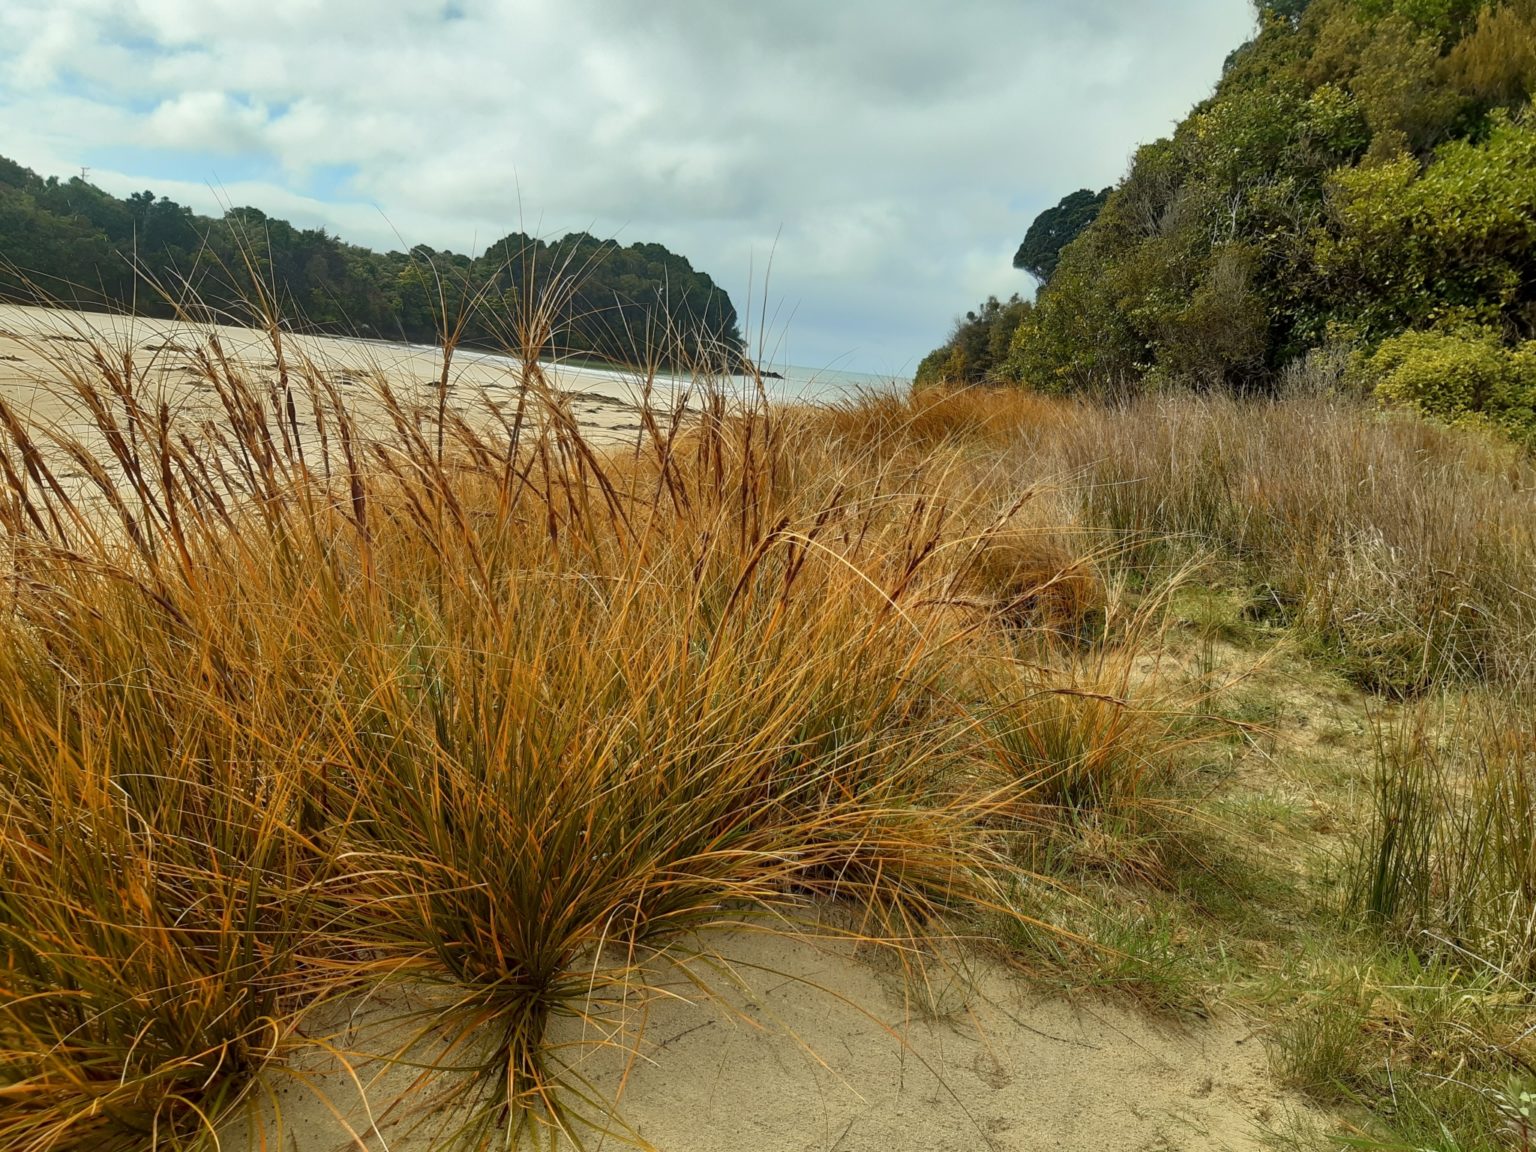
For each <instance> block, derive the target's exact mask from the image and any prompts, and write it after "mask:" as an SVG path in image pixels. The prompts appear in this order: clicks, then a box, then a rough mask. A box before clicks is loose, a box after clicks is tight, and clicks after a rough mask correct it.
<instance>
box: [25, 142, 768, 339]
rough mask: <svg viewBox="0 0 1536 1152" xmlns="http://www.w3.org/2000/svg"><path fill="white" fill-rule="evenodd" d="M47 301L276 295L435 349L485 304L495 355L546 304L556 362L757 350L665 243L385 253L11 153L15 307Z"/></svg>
mask: <svg viewBox="0 0 1536 1152" xmlns="http://www.w3.org/2000/svg"><path fill="white" fill-rule="evenodd" d="M258 282H259V283H258ZM258 288H259V289H260V291H258ZM37 290H41V291H43V292H45V293H47V294H48V295H50V296H52V297H54V298H56V299H59V300H62V301H65V302H67V303H70V304H73V305H76V306H79V307H84V308H109V307H112V308H118V307H126V306H128V305H130V304H133V306H135V307H137V308H138V309H139V310H140V311H142V312H145V313H147V314H152V315H153V314H160V315H167V314H170V312H172V311H173V306H172V304H171V303H169V302H168V301H167V299H165V297H166V296H170V297H172V298H175V297H177V296H179V295H180V294H181V293H183V292H185V291H191V292H193V293H195V295H196V297H197V299H198V300H199V301H200V302H201V303H203V304H206V305H209V306H212V307H215V308H217V309H220V310H221V311H223V312H224V313H226V314H227V315H228V316H229V317H230V318H232V319H235V320H250V319H252V318H253V315H252V301H253V300H256V299H258V298H259V296H260V295H261V294H262V293H267V294H275V300H274V303H275V304H276V305H277V307H278V308H279V309H280V310H281V311H282V312H283V314H284V316H285V318H286V319H288V320H290V321H292V322H294V323H298V324H301V325H304V326H307V327H308V328H309V329H311V330H314V331H321V332H334V333H351V334H361V335H371V336H380V337H386V338H394V339H403V340H410V341H418V342H431V341H434V340H436V339H437V337H438V335H439V332H440V328H441V325H442V323H443V321H444V318H445V315H446V317H447V318H448V319H449V320H450V321H451V320H453V319H454V318H456V317H458V316H459V315H460V313H461V312H463V311H465V310H466V309H469V306H470V304H471V303H473V302H477V301H478V302H480V303H481V304H482V305H483V306H482V307H480V308H478V309H472V310H471V312H472V314H471V315H469V317H468V321H467V323H466V326H465V329H464V332H463V338H464V339H465V340H466V341H468V342H470V343H481V344H493V345H505V344H507V343H508V342H509V341H511V340H513V339H515V338H516V333H515V331H514V330H513V329H514V325H513V324H512V323H510V318H511V317H512V316H513V315H514V311H513V310H514V309H516V308H522V307H524V306H526V305H528V304H529V303H530V302H536V301H543V302H544V303H545V305H546V307H547V309H552V314H551V315H550V317H549V319H550V320H551V321H552V327H551V331H550V332H549V338H550V343H549V350H550V351H552V352H557V353H560V354H563V355H572V356H582V357H590V358H593V359H602V360H609V361H617V362H626V363H627V362H632V361H634V360H636V359H637V358H638V357H639V356H641V355H645V354H647V353H648V352H654V351H656V350H658V349H661V350H664V351H666V350H670V351H671V352H673V353H675V354H681V355H684V356H691V355H695V354H697V353H699V352H700V351H710V352H712V353H718V354H720V355H722V356H723V357H724V358H725V359H726V360H727V361H732V360H739V358H740V356H741V354H742V340H741V332H740V328H739V324H738V319H737V315H736V310H735V307H734V306H733V305H732V303H731V300H730V297H729V295H728V294H727V293H726V292H725V291H724V290H723V289H721V288H720V287H718V286H717V285H716V284H715V283H714V281H713V280H711V279H710V277H709V276H708V275H706V274H704V273H702V272H697V271H695V270H694V268H693V266H692V265H691V264H690V263H689V262H688V260H687V259H685V258H684V257H682V256H679V255H677V254H676V253H673V252H670V251H668V250H667V249H666V248H664V247H663V246H661V245H660V244H644V243H640V244H631V245H629V246H628V247H622V246H620V245H619V244H617V243H615V242H614V241H611V240H599V239H597V238H596V237H593V236H590V235H588V234H586V233H573V234H571V235H569V236H566V237H565V238H564V239H562V240H558V241H554V242H550V241H546V240H542V239H538V238H535V237H531V236H526V235H523V234H522V233H512V234H510V235H508V236H505V237H503V238H502V239H500V240H498V241H496V242H495V243H494V244H492V245H490V246H489V247H488V248H487V249H486V250H485V252H483V253H482V254H480V255H479V256H473V257H472V256H466V255H462V254H459V253H454V252H439V251H436V250H434V249H432V248H429V247H427V246H425V245H418V246H416V247H414V248H412V249H411V250H410V251H409V252H387V253H380V252H373V251H371V250H369V249H366V248H361V247H358V246H357V245H353V244H347V243H345V242H343V241H341V240H340V239H338V238H337V237H335V236H332V235H331V234H329V233H328V232H327V231H326V230H325V229H323V228H308V229H306V228H297V227H295V226H294V225H292V224H290V223H289V222H288V221H286V220H280V219H276V218H274V217H270V216H268V215H267V214H266V213H265V212H263V211H261V210H260V209H258V208H254V207H249V206H243V207H237V208H231V209H230V210H229V211H227V212H225V213H224V215H223V216H222V217H219V218H213V217H205V216H198V215H196V214H194V213H193V212H192V211H191V210H190V209H189V208H186V207H184V206H183V205H180V204H177V203H176V202H175V201H173V200H169V199H166V198H165V197H157V196H155V194H154V193H153V192H137V193H134V194H132V195H130V196H129V197H128V198H127V199H118V198H116V197H114V196H111V195H109V194H107V193H105V192H103V191H102V190H101V189H99V188H96V187H95V186H93V185H91V184H89V183H87V182H86V181H84V180H81V179H79V178H74V179H70V180H68V181H63V182H61V181H59V180H58V179H57V178H53V177H49V178H46V179H45V178H43V177H39V176H38V175H36V174H35V173H33V172H31V171H30V170H28V169H26V168H23V167H22V166H21V165H19V164H16V163H15V162H14V161H11V160H7V159H5V158H3V157H0V296H8V297H11V298H14V299H21V300H28V299H31V298H32V297H33V296H34V294H35V292H36V291H37Z"/></svg>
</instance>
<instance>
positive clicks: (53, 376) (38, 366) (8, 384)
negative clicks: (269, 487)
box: [0, 305, 670, 442]
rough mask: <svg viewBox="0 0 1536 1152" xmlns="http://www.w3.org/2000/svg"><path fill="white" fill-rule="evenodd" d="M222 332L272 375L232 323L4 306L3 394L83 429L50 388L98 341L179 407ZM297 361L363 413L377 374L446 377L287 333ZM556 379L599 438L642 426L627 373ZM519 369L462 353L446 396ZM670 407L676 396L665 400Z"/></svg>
mask: <svg viewBox="0 0 1536 1152" xmlns="http://www.w3.org/2000/svg"><path fill="white" fill-rule="evenodd" d="M210 336H212V337H216V338H217V340H218V342H219V345H220V347H221V348H222V350H223V351H224V353H225V355H227V356H228V357H229V358H230V359H231V360H232V361H234V362H236V363H238V364H240V365H242V366H244V367H245V368H247V369H248V370H250V372H251V374H252V378H253V379H256V380H264V379H266V378H268V377H271V376H272V375H274V369H275V367H276V365H275V358H274V352H273V347H272V344H271V342H270V341H269V340H268V338H267V337H266V335H265V334H264V333H261V332H256V331H252V330H250V329H246V328H235V327H230V326H227V325H206V326H205V325H189V324H181V323H177V322H174V321H168V320H151V319H143V318H129V317H123V316H112V315H106V314H98V313H89V312H75V311H69V310H66V309H52V308H32V307H20V306H15V305H0V394H3V395H4V396H5V397H6V398H7V399H9V400H10V401H11V402H12V403H13V404H16V405H17V406H18V407H19V408H20V409H21V410H22V411H23V412H25V413H27V414H28V416H29V418H31V419H34V420H42V421H47V422H51V423H53V424H55V425H57V426H59V427H62V428H64V429H66V430H75V429H78V428H81V427H83V425H82V424H81V422H80V421H79V419H78V417H77V416H76V414H75V413H74V412H73V411H71V409H70V406H69V404H68V403H67V402H66V401H64V400H63V399H62V398H61V397H60V396H59V395H58V394H57V391H56V390H55V389H54V388H52V387H50V386H49V382H50V381H57V380H58V379H59V378H60V375H61V372H60V368H61V365H63V364H68V363H70V362H71V361H78V360H79V359H80V358H82V357H84V356H86V355H87V354H88V352H89V350H90V347H91V344H92V343H94V344H96V345H97V346H99V347H103V348H110V349H112V350H113V352H114V353H116V356H117V358H121V356H122V354H123V353H124V352H128V353H131V354H132V355H133V357H134V363H135V369H136V371H137V372H140V373H142V375H143V378H144V380H145V382H146V384H147V385H148V386H149V387H151V388H152V389H154V390H155V391H156V392H157V393H159V394H160V395H163V396H164V397H165V398H166V400H167V401H168V402H169V403H170V404H171V405H172V407H173V408H185V407H187V406H188V405H196V404H197V403H198V402H199V400H203V401H205V402H206V399H207V395H206V393H207V389H206V386H203V385H201V382H200V380H199V377H198V373H197V372H196V370H195V369H194V368H192V367H191V366H190V353H191V351H192V350H193V349H195V348H197V347H199V346H206V345H207V342H208V340H209V338H210ZM283 348H284V356H285V359H287V360H288V361H289V362H290V363H291V364H297V363H299V362H301V361H303V360H306V359H307V360H309V361H311V362H313V363H314V364H316V365H317V366H318V367H319V368H320V369H321V370H322V371H324V372H325V373H326V374H327V375H328V376H329V377H330V378H331V379H332V380H334V381H335V382H336V383H337V384H338V385H339V387H340V388H341V390H342V393H343V395H344V396H346V398H347V399H348V400H349V401H352V402H353V403H354V404H355V405H356V406H357V407H358V410H359V413H360V414H361V415H363V416H364V417H365V418H366V417H367V415H368V414H369V413H370V412H374V411H376V406H374V405H373V404H372V399H373V398H372V395H371V393H372V389H371V388H370V387H369V384H368V381H369V379H370V378H372V377H373V376H374V375H375V374H377V375H379V376H382V377H383V378H385V379H387V380H389V381H390V383H391V384H392V386H394V387H395V388H397V389H399V390H400V392H401V394H402V396H403V397H405V398H407V399H413V400H425V399H426V398H427V397H428V396H429V395H430V394H431V390H432V389H433V388H434V387H435V386H436V383H437V381H438V380H439V379H440V377H441V373H442V359H441V353H440V352H439V351H438V350H437V349H434V348H425V347H421V346H417V345H406V344H391V343H387V342H383V341H367V340H353V339H343V338H338V337H325V336H294V335H284V337H283ZM547 374H548V376H549V378H550V380H551V382H552V383H553V384H554V385H555V386H556V387H557V388H558V389H560V390H561V391H562V392H564V393H565V394H566V395H567V396H568V397H569V399H570V403H571V410H572V412H573V414H574V415H575V417H576V419H577V420H578V422H579V423H580V424H581V426H582V428H583V430H584V431H586V432H587V433H588V434H589V435H590V436H592V438H593V439H594V440H597V441H607V442H615V441H619V442H622V441H624V440H627V439H632V438H633V437H634V435H635V434H636V433H638V431H639V427H640V424H639V418H638V415H637V410H636V405H635V400H636V389H635V384H634V382H633V381H632V380H631V379H630V378H628V377H627V376H625V375H624V374H623V373H621V372H617V371H606V370H602V369H596V368H579V367H573V366H561V367H558V368H550V369H547ZM519 381H520V376H519V368H518V365H517V364H516V362H515V361H512V360H510V359H508V358H506V357H502V356H493V355H488V354H486V353H481V352H471V351H460V352H458V353H457V354H456V355H455V357H454V360H453V363H452V365H451V367H450V372H449V393H450V396H451V398H452V401H453V403H454V404H455V405H456V406H457V407H458V408H459V409H460V410H461V411H465V412H468V413H473V412H475V411H476V410H477V409H478V410H481V411H484V406H485V401H486V398H487V397H489V398H491V399H500V400H504V401H505V400H509V399H510V398H511V397H512V395H513V394H514V393H515V390H516V389H517V387H518V386H519ZM661 399H662V401H663V403H665V402H666V401H668V400H669V399H670V397H669V396H664V397H661Z"/></svg>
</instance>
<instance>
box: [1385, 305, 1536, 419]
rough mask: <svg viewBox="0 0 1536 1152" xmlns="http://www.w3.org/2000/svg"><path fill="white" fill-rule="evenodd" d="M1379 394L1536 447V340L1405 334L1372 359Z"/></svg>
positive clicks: (1479, 333)
mask: <svg viewBox="0 0 1536 1152" xmlns="http://www.w3.org/2000/svg"><path fill="white" fill-rule="evenodd" d="M1370 367H1371V369H1372V370H1373V371H1374V373H1375V374H1376V376H1377V380H1378V382H1377V384H1376V394H1377V395H1378V396H1380V397H1382V398H1383V399H1386V400H1390V401H1394V402H1396V403H1399V404H1407V405H1409V406H1411V407H1413V408H1416V409H1418V410H1419V411H1420V412H1423V413H1425V414H1427V415H1430V416H1434V417H1437V418H1439V419H1441V420H1446V421H1448V422H1451V423H1465V422H1468V421H1472V422H1479V421H1487V422H1488V423H1491V424H1494V425H1496V426H1497V427H1499V428H1501V429H1503V430H1504V431H1506V432H1508V433H1509V434H1510V435H1511V436H1513V437H1515V438H1516V439H1517V440H1521V441H1523V442H1525V443H1527V444H1530V445H1533V446H1536V341H1527V342H1526V343H1525V344H1523V345H1520V346H1518V347H1515V348H1507V347H1505V346H1503V345H1502V344H1500V342H1499V341H1498V339H1497V338H1496V337H1495V336H1493V335H1492V334H1490V333H1487V332H1486V331H1480V330H1471V331H1468V332H1466V333H1450V332H1405V333H1403V334H1402V335H1401V336H1394V337H1393V338H1392V339H1390V340H1387V341H1385V342H1383V344H1382V345H1381V347H1380V348H1379V349H1378V350H1377V351H1376V353H1375V355H1374V356H1372V357H1371V359H1370Z"/></svg>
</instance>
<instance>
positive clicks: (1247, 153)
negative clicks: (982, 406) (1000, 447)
mask: <svg viewBox="0 0 1536 1152" xmlns="http://www.w3.org/2000/svg"><path fill="white" fill-rule="evenodd" d="M1259 19H1260V31H1259V34H1258V36H1257V37H1256V38H1255V39H1254V40H1253V41H1251V42H1250V43H1248V44H1247V45H1245V46H1244V47H1243V48H1241V49H1239V50H1238V51H1237V52H1235V53H1233V55H1232V56H1231V57H1230V58H1229V60H1228V62H1227V66H1226V68H1225V70H1224V74H1223V77H1222V79H1221V82H1220V83H1219V85H1218V87H1217V89H1216V91H1215V93H1214V95H1213V96H1212V97H1211V98H1210V99H1208V100H1206V101H1204V102H1203V103H1201V104H1200V105H1198V106H1197V107H1196V108H1195V109H1194V110H1193V111H1192V112H1191V113H1190V115H1189V116H1188V117H1186V118H1185V119H1184V121H1183V122H1182V123H1181V124H1179V126H1178V127H1177V129H1176V130H1175V132H1174V133H1173V135H1172V137H1171V138H1169V139H1163V140H1158V141H1157V142H1155V143H1152V144H1149V145H1146V146H1145V147H1143V148H1141V149H1139V150H1138V152H1137V153H1136V156H1135V159H1134V161H1133V163H1132V166H1131V169H1130V172H1129V173H1128V175H1127V176H1126V177H1125V179H1124V180H1123V181H1122V182H1121V183H1120V184H1119V186H1118V187H1116V188H1115V189H1114V190H1113V191H1111V192H1110V193H1109V195H1108V196H1107V197H1098V196H1095V195H1094V194H1093V193H1091V192H1088V191H1086V190H1085V191H1082V192H1078V193H1074V194H1073V195H1072V196H1070V197H1068V198H1067V199H1066V200H1064V201H1063V202H1062V204H1060V205H1058V206H1057V207H1056V208H1055V209H1052V210H1051V213H1048V214H1045V215H1043V216H1042V218H1041V220H1040V221H1037V222H1036V223H1037V227H1038V226H1040V225H1041V224H1042V222H1044V223H1046V224H1053V227H1051V228H1044V229H1042V230H1041V235H1039V236H1036V237H1035V239H1036V240H1037V241H1040V242H1039V243H1036V244H1031V243H1030V240H1029V238H1026V243H1025V244H1024V245H1023V246H1021V251H1020V256H1019V258H1018V259H1017V261H1016V263H1018V264H1020V265H1021V266H1025V267H1028V268H1029V269H1030V271H1031V272H1032V273H1033V274H1034V275H1036V277H1037V278H1038V279H1040V280H1042V281H1043V284H1042V287H1041V290H1040V292H1039V295H1038V298H1037V300H1036V301H1035V302H1034V304H1033V306H1030V305H1028V304H1026V303H1024V302H1022V301H1020V302H1018V303H1017V304H1008V305H998V306H997V307H996V308H991V307H985V308H983V309H982V310H981V311H980V312H978V313H973V314H971V315H970V316H968V317H967V318H966V319H965V320H962V321H961V322H960V323H959V324H958V325H957V327H956V331H955V333H954V335H953V337H952V338H951V340H950V341H949V342H948V343H946V345H945V346H944V347H943V348H941V349H939V350H937V351H936V352H935V353H934V354H933V355H932V356H930V357H929V358H928V360H927V361H925V362H924V366H923V370H922V371H921V372H920V378H921V379H923V380H925V381H932V380H936V379H946V378H947V379H953V380H964V381H979V380H989V381H993V382H1005V383H1023V384H1027V385H1029V386H1031V387H1034V388H1037V389H1040V390H1043V391H1049V392H1075V391H1092V392H1099V393H1114V394H1123V393H1126V392H1135V391H1140V390H1145V389H1148V388H1159V387H1170V386H1172V387H1191V388H1197V389H1221V390H1228V391H1235V392H1255V391H1261V392H1262V391H1269V390H1273V389H1274V388H1276V387H1277V384H1278V382H1279V381H1280V380H1282V379H1283V378H1284V376H1285V374H1286V371H1287V369H1288V367H1291V366H1294V365H1296V364H1298V363H1300V362H1302V361H1303V360H1304V358H1305V357H1306V356H1307V355H1308V354H1309V353H1310V352H1312V351H1313V350H1315V349H1328V350H1329V354H1330V355H1329V359H1330V362H1337V361H1338V360H1339V358H1340V357H1339V355H1338V354H1339V353H1347V357H1348V359H1349V362H1350V363H1352V365H1353V368H1352V372H1353V373H1354V377H1355V381H1356V383H1358V384H1359V385H1360V386H1368V387H1375V388H1377V389H1378V390H1379V391H1380V392H1381V393H1382V394H1383V395H1387V396H1391V397H1393V398H1396V399H1400V400H1404V401H1407V402H1410V403H1413V404H1416V405H1418V406H1419V407H1421V408H1424V409H1426V410H1428V411H1431V412H1433V413H1436V414H1438V415H1442V416H1446V417H1449V418H1452V419H1459V418H1464V417H1468V416H1470V415H1475V414H1480V415H1481V418H1485V419H1488V420H1491V421H1493V422H1494V423H1497V424H1500V425H1502V426H1504V427H1506V428H1508V429H1509V430H1511V431H1514V432H1516V433H1517V434H1519V435H1523V436H1536V343H1532V340H1533V337H1536V118H1533V114H1532V111H1531V98H1532V92H1533V89H1536V0H1499V2H1487V0H1311V2H1310V3H1308V2H1307V0H1261V3H1260V4H1259ZM1095 201H1097V203H1095ZM1047 217H1050V219H1047ZM1074 228H1076V229H1077V230H1076V231H1074ZM1035 232H1036V229H1033V228H1032V229H1031V233H1032V234H1033V233H1035ZM1058 238H1061V239H1064V241H1065V242H1064V243H1063V244H1062V245H1061V246H1060V247H1059V248H1056V249H1055V250H1052V248H1051V243H1053V242H1054V240H1055V239H1058ZM977 325H981V326H984V327H987V326H989V327H988V330H987V331H986V332H985V334H984V335H985V339H979V338H978V337H977V335H976V334H975V333H973V332H972V331H971V329H972V328H973V327H975V326H977ZM999 325H1002V326H1006V327H1007V328H1008V331H1007V332H1006V335H1004V334H1003V333H1002V331H1001V329H1000V327H999ZM983 349H984V350H985V352H986V354H985V355H979V354H978V353H979V352H980V351H981V350H983Z"/></svg>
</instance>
